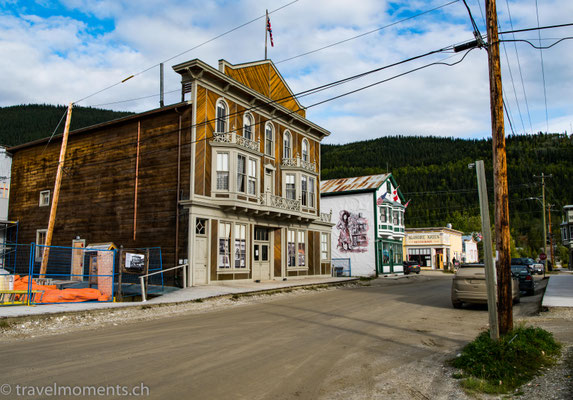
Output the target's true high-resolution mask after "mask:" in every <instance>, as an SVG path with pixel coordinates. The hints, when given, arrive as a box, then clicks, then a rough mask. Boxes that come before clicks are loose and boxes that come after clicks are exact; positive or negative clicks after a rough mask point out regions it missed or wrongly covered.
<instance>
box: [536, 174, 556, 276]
mask: <svg viewBox="0 0 573 400" xmlns="http://www.w3.org/2000/svg"><path fill="white" fill-rule="evenodd" d="M552 176H553V175H552V174H549V175H545V174H544V173H543V172H542V173H541V175H540V176H538V175H533V177H534V178H541V193H542V196H541V199H542V200H541V201H542V207H543V253H544V254H545V256H546V257H547V223H546V222H545V178H551V177H552ZM546 260H547V259H546ZM551 262H553V260H552V261H551ZM545 271H547V261H545Z"/></svg>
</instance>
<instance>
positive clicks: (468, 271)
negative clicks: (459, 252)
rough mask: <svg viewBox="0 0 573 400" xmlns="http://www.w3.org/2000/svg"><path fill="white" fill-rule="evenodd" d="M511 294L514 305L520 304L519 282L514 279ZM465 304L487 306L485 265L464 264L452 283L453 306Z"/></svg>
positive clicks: (457, 306) (458, 306) (460, 306)
mask: <svg viewBox="0 0 573 400" xmlns="http://www.w3.org/2000/svg"><path fill="white" fill-rule="evenodd" d="M511 292H512V298H513V302H514V303H518V302H519V280H517V279H516V278H514V277H512V280H511ZM463 303H475V304H487V288H486V284H485V268H484V265H483V264H462V265H461V266H460V268H458V270H457V271H456V274H455V275H454V279H453V281H452V305H453V306H454V308H462V304H463Z"/></svg>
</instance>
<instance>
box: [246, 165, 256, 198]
mask: <svg viewBox="0 0 573 400" xmlns="http://www.w3.org/2000/svg"><path fill="white" fill-rule="evenodd" d="M247 190H248V194H250V195H253V196H254V195H256V194H257V160H255V159H253V158H249V182H248V188H247Z"/></svg>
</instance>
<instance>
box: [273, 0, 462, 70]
mask: <svg viewBox="0 0 573 400" xmlns="http://www.w3.org/2000/svg"><path fill="white" fill-rule="evenodd" d="M458 1H460V0H454V1H450V2H449V3H446V4H442V5H441V6H438V7H434V8H432V9H430V10H426V11H423V12H421V13H419V14H415V15H412V16H410V17H408V18H404V19H401V20H399V21H396V22H392V23H391V24H388V25H384V26H382V27H380V28H376V29H373V30H371V31H368V32H364V33H361V34H360V35H356V36H352V37H350V38H347V39H344V40H340V41H338V42H335V43H331V44H329V45H326V46H323V47H320V48H318V49H314V50H310V51H307V52H305V53H302V54H299V55H296V56H292V57H289V58H285V59H284V60H280V61H277V62H276V63H275V64H280V63H283V62H287V61H291V60H294V59H296V58H300V57H303V56H307V55H309V54H313V53H316V52H319V51H321V50H325V49H328V48H330V47H334V46H337V45H339V44H342V43H346V42H350V41H351V40H354V39H358V38H361V37H363V36H366V35H370V34H372V33H375V32H379V31H381V30H383V29H386V28H390V27H391V26H394V25H398V24H400V23H402V22H405V21H408V20H411V19H414V18H417V17H420V16H422V15H424V14H428V13H430V12H432V11H436V10H439V9H441V8H444V7H446V6H449V5H451V4H454V3H457V2H458Z"/></svg>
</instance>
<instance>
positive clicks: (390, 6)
mask: <svg viewBox="0 0 573 400" xmlns="http://www.w3.org/2000/svg"><path fill="white" fill-rule="evenodd" d="M450 2H451V0H425V1H422V0H411V1H384V0H361V1H359V2H357V1H350V0H299V1H297V2H294V3H293V4H290V5H288V6H286V7H285V8H283V9H281V10H279V11H277V12H275V13H272V14H271V22H272V26H273V36H274V41H275V47H273V48H269V57H270V58H271V59H272V60H273V61H274V62H275V63H276V64H277V67H278V68H279V70H280V71H281V72H282V74H283V76H284V77H285V79H286V80H287V82H288V84H289V85H290V87H291V88H292V90H293V91H294V92H295V93H297V92H300V91H303V90H307V89H309V88H312V87H316V86H319V85H322V84H325V83H328V82H331V81H335V80H338V79H342V78H345V77H347V76H351V75H354V74H358V73H361V72H364V71H368V70H371V69H374V68H378V67H381V66H384V65H387V64H390V63H394V62H397V61H400V60H403V59H406V58H409V57H412V56H415V55H418V54H422V53H425V52H428V51H430V50H435V49H438V48H442V47H446V46H449V45H452V44H454V43H459V42H463V41H466V40H470V39H472V31H471V24H470V22H469V18H468V14H467V11H466V9H465V7H464V5H463V3H462V2H461V1H458V2H454V3H453V4H449V5H447V3H450ZM288 3H289V0H284V1H271V0H266V1H265V0H263V1H260V0H237V1H211V2H204V1H173V0H162V1H160V0H149V1H142V2H136V1H125V0H62V1H49V0H40V1H30V0H26V1H13V0H0V73H1V74H2V76H3V77H4V79H3V89H2V90H1V91H0V106H8V105H14V104H26V103H54V104H67V103H68V102H70V101H75V100H78V99H81V98H84V97H86V96H89V95H91V94H93V93H95V92H97V91H99V90H100V89H102V88H105V87H107V86H110V85H113V84H115V83H117V82H120V81H121V80H122V79H124V78H125V77H127V76H130V75H131V74H137V73H138V72H141V71H144V70H146V69H148V68H149V67H152V66H154V65H156V64H158V63H159V62H161V61H163V60H166V59H169V58H171V57H173V56H174V55H176V54H179V53H181V52H183V51H185V50H187V49H190V48H192V47H194V46H196V45H198V44H200V43H203V42H205V41H207V40H209V39H212V38H213V37H215V36H217V35H219V34H221V33H223V32H225V31H227V30H229V29H231V28H234V27H236V26H238V25H241V24H242V23H244V22H247V21H250V20H252V19H254V18H256V17H259V16H262V15H263V14H264V12H265V9H269V11H272V10H274V9H277V8H279V7H281V6H283V5H285V4H288ZM468 4H469V6H470V8H471V10H472V13H473V16H474V18H475V19H476V21H477V23H478V25H479V28H480V30H481V31H482V33H485V27H484V23H483V17H482V15H483V14H482V12H483V7H484V5H483V2H481V3H479V2H478V1H477V0H468ZM480 5H481V10H480ZM440 6H443V7H442V8H440V9H439V10H434V11H431V12H427V13H425V14H424V15H421V16H418V17H415V18H412V19H409V20H407V21H403V22H399V21H401V20H403V19H405V18H408V17H413V16H416V15H417V14H419V13H422V12H426V11H429V10H431V9H433V8H436V7H440ZM508 9H509V11H510V12H511V17H512V22H513V26H514V28H516V29H517V28H525V27H534V26H536V25H537V18H536V9H535V0H520V1H516V0H514V1H503V0H500V1H498V14H499V21H500V25H501V28H502V30H509V29H510V23H509V18H508V16H509V14H508ZM571 16H573V2H571V1H568V0H546V1H543V2H541V1H540V2H539V19H540V24H541V25H553V24H561V23H568V22H573V17H571ZM394 23H395V25H392V26H390V27H387V28H385V29H380V30H377V31H375V32H373V33H371V34H367V35H364V36H362V37H360V38H357V39H355V40H350V41H347V42H345V43H343V44H340V45H336V46H332V47H329V48H327V49H324V50H321V51H316V52H312V51H313V50H316V49H319V48H321V47H325V46H329V45H331V44H333V43H336V42H338V41H343V40H346V39H349V38H351V37H354V36H357V35H361V34H364V33H366V32H369V31H372V30H376V29H379V28H381V27H385V26H387V25H390V24H394ZM541 35H542V43H544V44H550V43H552V42H553V41H554V38H561V37H566V36H573V27H572V28H560V29H554V30H548V31H543V32H542V33H541ZM508 38H509V39H511V37H506V39H508ZM517 38H518V39H528V40H534V39H535V40H536V39H538V36H537V32H529V33H526V34H519V35H518V36H517ZM503 46H505V48H504V47H502V49H501V52H502V53H501V55H502V59H501V64H502V69H503V79H504V82H503V85H504V93H505V99H506V104H507V106H508V109H509V115H510V118H511V120H512V123H513V128H514V130H515V132H516V133H524V132H525V133H531V132H532V131H533V132H536V131H539V130H541V131H545V130H547V129H549V131H559V132H563V131H565V130H567V131H568V132H570V130H571V123H572V121H573V107H572V104H571V103H572V100H570V99H569V97H570V93H571V82H572V81H573V80H572V78H573V69H571V68H570V65H571V63H572V62H573V56H572V54H573V52H572V50H573V43H572V42H571V41H566V42H563V43H561V44H558V45H557V46H555V47H553V48H552V49H548V50H544V51H543V58H544V64H543V66H544V72H545V91H546V93H547V115H548V117H547V119H546V109H545V96H544V86H543V77H542V74H541V62H540V52H539V50H535V49H533V48H532V47H531V46H529V45H527V44H525V43H515V44H514V43H504V44H503ZM516 49H517V52H516ZM307 52H312V53H311V54H308V55H305V56H302V57H297V58H293V59H290V58H292V57H295V56H297V55H300V54H303V53H307ZM506 54H507V56H506ZM263 55H264V21H263V20H262V19H261V20H257V21H255V22H253V23H251V24H249V25H247V26H245V27H243V28H241V29H238V30H236V31H234V32H233V33H231V34H229V35H225V36H223V37H221V38H219V39H217V40H215V41H212V42H210V43H209V44H207V45H205V46H202V47H200V48H198V49H196V50H193V51H190V52H187V53H185V54H184V55H182V56H180V57H177V58H175V59H173V60H170V61H169V62H167V63H166V67H167V68H166V91H168V92H170V91H173V93H170V94H168V95H167V98H166V100H167V102H168V103H169V102H176V101H178V100H179V97H180V96H179V94H178V93H177V91H178V89H179V82H178V76H177V74H175V73H174V72H173V71H172V70H171V68H170V67H171V66H172V65H175V64H177V63H180V62H183V61H186V60H188V59H193V58H200V59H202V60H204V61H206V62H207V63H209V64H211V65H213V66H217V61H218V60H219V59H221V58H224V59H226V60H228V61H229V62H231V63H241V62H248V61H253V60H258V59H261V58H263ZM461 56H462V54H453V53H449V52H445V53H440V54H437V55H434V56H431V57H427V58H424V59H422V60H417V61H413V62H411V63H407V64H404V65H402V66H399V67H394V68H391V69H388V70H384V71H381V72H379V73H376V74H372V75H370V76H368V77H365V78H363V79H360V80H356V81H353V82H351V83H348V84H345V85H342V86H340V87H337V88H334V89H331V90H328V91H324V92H321V93H320V94H316V95H313V96H308V97H304V98H302V99H300V100H301V103H302V104H303V105H305V106H311V107H310V108H309V109H308V112H307V116H308V118H309V119H311V120H312V121H313V122H316V123H318V124H320V125H321V126H324V127H325V128H326V129H329V130H330V131H331V132H332V135H331V137H330V138H329V139H328V140H327V142H330V143H345V142H349V141H355V140H364V139H371V138H375V137H380V136H384V135H395V134H402V135H440V136H453V137H462V138H479V137H487V136H490V114H489V89H488V74H487V55H486V53H485V51H484V50H474V51H472V52H470V53H469V54H468V55H467V57H466V58H465V59H464V60H463V62H461V63H460V64H458V65H456V66H453V67H447V66H443V65H435V66H431V67H429V68H426V69H423V70H421V71H418V72H415V73H411V74H408V75H406V76H403V77H400V78H397V79H394V80H391V81H389V82H387V83H383V84H380V85H377V86H374V87H372V88H370V89H367V90H364V91H361V92H359V93H357V94H354V95H350V96H346V97H343V98H341V99H338V100H335V101H331V102H328V103H325V104H323V105H320V106H316V107H312V105H313V104H314V103H317V102H320V101H323V100H325V99H329V98H332V97H334V96H337V95H339V94H342V93H345V92H347V91H350V90H354V89H357V88H360V87H363V86H366V85H368V84H371V83H374V82H378V81H381V80H384V79H389V78H391V77H393V76H395V75H397V74H400V73H403V72H405V71H408V70H410V69H412V68H416V67H420V66H423V65H425V64H427V63H431V62H436V61H440V60H442V61H444V62H449V63H452V62H455V61H458V60H460V58H461ZM517 57H519V64H518V62H517ZM289 59H290V60H289ZM283 60H286V61H283ZM158 75H159V72H158V68H157V67H155V68H150V69H149V70H148V71H147V72H145V73H141V74H137V76H136V77H135V78H134V79H131V80H130V81H128V82H126V83H125V84H121V85H117V86H115V87H113V88H112V89H110V90H106V91H103V92H101V93H99V94H97V95H95V96H91V97H89V98H88V99H86V100H84V101H82V102H81V103H80V105H84V106H99V107H102V108H112V109H117V110H129V111H136V112H139V111H145V110H148V109H150V108H155V107H157V105H158V88H159V82H158ZM511 78H513V79H511ZM522 82H523V83H522ZM130 99H131V101H124V100H130ZM133 99H138V100H133ZM530 120H531V123H530ZM510 132H511V130H510V126H509V124H508V123H506V134H509V133H510Z"/></svg>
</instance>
